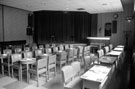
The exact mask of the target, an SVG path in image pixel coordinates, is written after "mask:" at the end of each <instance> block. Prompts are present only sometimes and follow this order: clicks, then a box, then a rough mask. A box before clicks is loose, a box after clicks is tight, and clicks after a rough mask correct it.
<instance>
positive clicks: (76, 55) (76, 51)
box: [73, 48, 78, 60]
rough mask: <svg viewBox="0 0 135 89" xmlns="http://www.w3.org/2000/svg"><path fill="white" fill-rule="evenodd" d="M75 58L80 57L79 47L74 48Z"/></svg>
mask: <svg viewBox="0 0 135 89" xmlns="http://www.w3.org/2000/svg"><path fill="white" fill-rule="evenodd" d="M73 50H74V51H73V54H74V60H76V59H78V48H73Z"/></svg>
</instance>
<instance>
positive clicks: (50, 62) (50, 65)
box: [48, 55, 56, 79]
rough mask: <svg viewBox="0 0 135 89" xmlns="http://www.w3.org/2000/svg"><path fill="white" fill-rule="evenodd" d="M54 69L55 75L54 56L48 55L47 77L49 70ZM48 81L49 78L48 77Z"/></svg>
mask: <svg viewBox="0 0 135 89" xmlns="http://www.w3.org/2000/svg"><path fill="white" fill-rule="evenodd" d="M51 69H54V75H56V55H49V58H48V76H49V74H50V70H51ZM48 79H49V77H48Z"/></svg>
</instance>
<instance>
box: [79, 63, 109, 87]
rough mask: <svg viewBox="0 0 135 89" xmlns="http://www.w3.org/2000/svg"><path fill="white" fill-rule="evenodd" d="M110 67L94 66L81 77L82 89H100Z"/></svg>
mask: <svg viewBox="0 0 135 89" xmlns="http://www.w3.org/2000/svg"><path fill="white" fill-rule="evenodd" d="M110 71H111V67H107V66H102V65H94V66H93V67H92V68H90V69H89V70H88V71H87V72H86V73H84V74H83V75H82V76H81V79H82V80H83V89H102V87H105V85H106V82H107V80H108V77H109V76H108V75H109V73H110Z"/></svg>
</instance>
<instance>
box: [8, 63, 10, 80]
mask: <svg viewBox="0 0 135 89" xmlns="http://www.w3.org/2000/svg"><path fill="white" fill-rule="evenodd" d="M8 76H9V77H10V66H9V65H8Z"/></svg>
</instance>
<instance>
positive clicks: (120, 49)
mask: <svg viewBox="0 0 135 89" xmlns="http://www.w3.org/2000/svg"><path fill="white" fill-rule="evenodd" d="M113 50H114V51H123V50H124V48H121V47H116V48H114V49H113Z"/></svg>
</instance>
